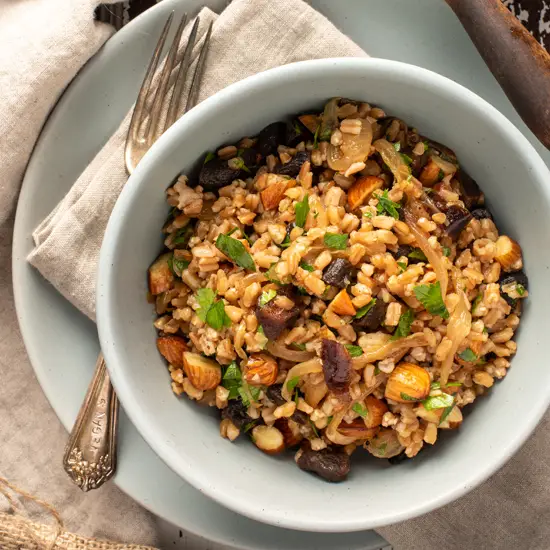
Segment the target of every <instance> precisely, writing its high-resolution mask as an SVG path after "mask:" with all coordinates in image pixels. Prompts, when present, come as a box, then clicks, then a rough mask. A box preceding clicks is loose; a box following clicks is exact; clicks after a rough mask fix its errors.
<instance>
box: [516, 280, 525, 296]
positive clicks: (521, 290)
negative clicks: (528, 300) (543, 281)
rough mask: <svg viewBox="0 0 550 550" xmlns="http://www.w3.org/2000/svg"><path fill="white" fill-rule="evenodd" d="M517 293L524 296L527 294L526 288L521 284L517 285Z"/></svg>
mask: <svg viewBox="0 0 550 550" xmlns="http://www.w3.org/2000/svg"><path fill="white" fill-rule="evenodd" d="M516 292H517V293H518V294H519V295H520V296H523V295H524V294H525V287H524V286H523V285H521V284H520V283H517V284H516Z"/></svg>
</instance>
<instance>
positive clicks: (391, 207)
mask: <svg viewBox="0 0 550 550" xmlns="http://www.w3.org/2000/svg"><path fill="white" fill-rule="evenodd" d="M374 197H375V198H376V199H378V204H377V205H376V211H377V212H378V214H384V213H387V214H389V215H390V216H391V217H392V218H395V219H396V220H398V219H399V212H398V211H397V210H398V209H399V208H401V205H400V204H399V203H398V202H393V201H392V200H391V199H390V198H389V196H388V190H387V189H386V190H385V191H383V192H382V194H375V195H374Z"/></svg>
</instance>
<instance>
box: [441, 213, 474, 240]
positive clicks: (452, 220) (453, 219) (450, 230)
mask: <svg viewBox="0 0 550 550" xmlns="http://www.w3.org/2000/svg"><path fill="white" fill-rule="evenodd" d="M445 215H446V216H447V221H448V222H449V225H448V226H447V227H446V228H445V233H446V234H447V235H448V236H449V237H451V239H453V240H454V239H456V238H458V236H459V235H460V233H461V232H462V230H463V229H464V228H465V227H466V226H467V225H468V224H469V223H470V220H471V219H472V215H471V214H470V212H468V210H466V209H465V208H462V207H460V206H457V205H455V204H453V205H451V206H449V208H447V210H446V211H445Z"/></svg>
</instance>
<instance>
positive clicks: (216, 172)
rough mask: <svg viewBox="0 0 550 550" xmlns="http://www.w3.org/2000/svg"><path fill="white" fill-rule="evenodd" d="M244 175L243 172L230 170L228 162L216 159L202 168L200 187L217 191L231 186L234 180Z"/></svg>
mask: <svg viewBox="0 0 550 550" xmlns="http://www.w3.org/2000/svg"><path fill="white" fill-rule="evenodd" d="M242 173H243V172H242V171H241V170H232V169H231V168H229V165H228V164H227V161H226V160H222V159H220V158H215V159H212V160H211V161H209V162H207V163H206V164H205V165H204V166H203V167H202V169H201V173H200V175H199V185H201V186H202V187H204V189H206V190H207V191H215V190H216V189H221V188H222V187H226V186H227V185H231V183H233V180H236V179H238V178H240V177H241V175H242Z"/></svg>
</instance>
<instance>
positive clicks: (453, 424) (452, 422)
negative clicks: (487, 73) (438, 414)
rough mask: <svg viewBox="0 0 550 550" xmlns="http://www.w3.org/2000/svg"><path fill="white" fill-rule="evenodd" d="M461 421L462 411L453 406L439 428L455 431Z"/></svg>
mask: <svg viewBox="0 0 550 550" xmlns="http://www.w3.org/2000/svg"><path fill="white" fill-rule="evenodd" d="M462 420H463V416H462V411H461V410H460V409H459V408H458V407H457V406H454V407H453V408H452V410H451V412H450V413H449V416H447V418H446V419H445V420H444V421H443V422H441V424H440V425H439V427H440V428H442V429H443V430H456V429H457V428H459V427H460V425H461V424H462Z"/></svg>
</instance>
